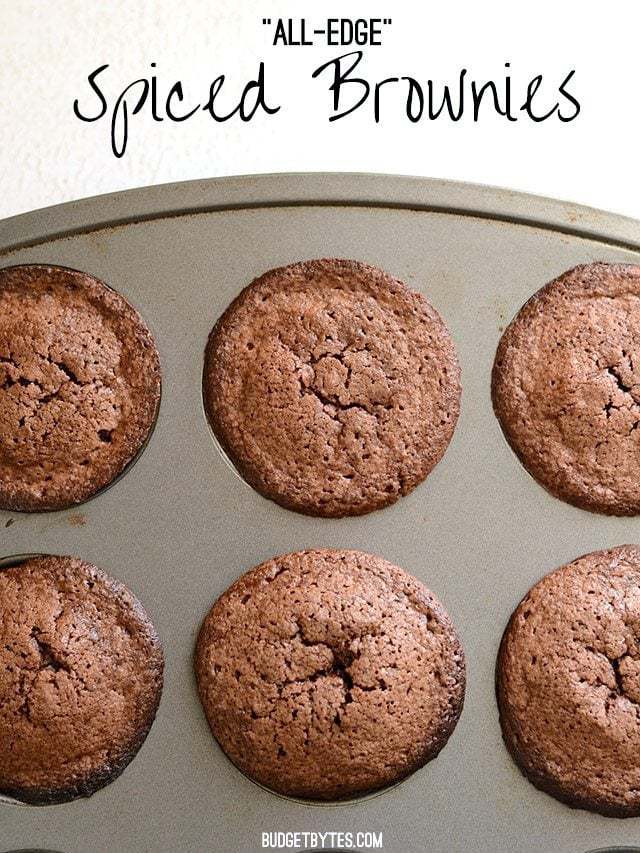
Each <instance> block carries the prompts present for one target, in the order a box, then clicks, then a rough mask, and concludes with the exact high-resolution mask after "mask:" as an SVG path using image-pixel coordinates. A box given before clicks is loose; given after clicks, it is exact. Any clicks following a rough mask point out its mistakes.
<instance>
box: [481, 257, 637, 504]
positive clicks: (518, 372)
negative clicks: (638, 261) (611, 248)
mask: <svg viewBox="0 0 640 853" xmlns="http://www.w3.org/2000/svg"><path fill="white" fill-rule="evenodd" d="M639 328H640V266H633V265H629V264H606V263H592V264H586V265H582V266H578V267H575V268H574V269H572V270H569V272H566V273H564V275H562V276H560V278H557V279H555V280H554V281H552V282H550V283H549V284H547V285H546V286H545V287H543V288H542V290H540V291H539V292H538V293H536V294H535V296H533V297H532V298H531V299H530V300H529V301H528V302H527V303H526V305H524V307H523V308H522V309H521V310H520V311H519V313H518V314H517V316H516V317H515V319H514V320H513V321H512V323H511V324H510V325H509V327H508V328H507V330H506V331H505V333H504V335H503V336H502V339H501V341H500V344H499V346H498V350H497V353H496V358H495V363H494V366H493V378H492V395H493V406H494V410H495V413H496V415H497V417H498V420H499V421H500V425H501V426H502V430H503V432H504V434H505V436H506V438H507V441H508V442H509V444H510V445H511V447H512V448H513V450H514V451H515V452H516V454H517V455H518V456H519V458H520V460H521V461H522V464H523V465H524V467H525V468H526V469H527V471H529V473H530V474H532V475H533V477H535V479H536V480H538V482H539V483H541V484H542V485H543V486H544V487H545V488H546V489H547V490H548V491H549V492H551V493H552V494H553V495H555V496H556V497H558V498H560V499H561V500H564V501H567V502H569V503H571V504H574V505H575V506H578V507H582V508H584V509H588V510H591V511H594V512H600V513H605V514H608V515H637V514H638V513H640V488H638V484H639V483H640V429H638V427H639V426H640V334H638V329H639Z"/></svg>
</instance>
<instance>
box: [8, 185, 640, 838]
mask: <svg viewBox="0 0 640 853" xmlns="http://www.w3.org/2000/svg"><path fill="white" fill-rule="evenodd" d="M0 252H2V254H1V255H0V265H9V264H17V263H34V262H35V263H54V264H62V265H65V266H70V267H74V268H77V269H80V270H83V271H86V272H89V273H91V274H93V275H95V276H97V277H98V278H100V279H102V280H104V281H105V282H106V283H107V284H109V285H110V286H111V287H114V288H115V289H116V290H118V291H120V292H121V293H122V294H123V295H124V296H125V297H126V298H127V299H128V300H129V301H130V302H131V303H132V304H133V305H134V306H135V307H136V308H137V309H138V310H139V311H140V313H141V314H142V316H143V318H144V319H145V321H146V323H147V324H148V325H149V327H150V329H151V331H152V332H153V334H154V336H155V339H156V342H157V345H158V348H159V351H160V356H161V359H162V367H163V397H162V404H161V408H160V414H159V418H158V423H157V426H156V429H155V432H154V434H153V436H152V438H151V440H150V442H149V445H148V447H147V448H146V450H145V452H144V453H143V455H142V456H141V457H140V459H139V461H138V462H137V464H136V465H135V466H134V467H133V468H131V469H130V470H129V471H128V472H127V473H126V475H125V476H124V477H123V478H122V479H121V480H120V481H119V482H117V483H116V484H115V485H114V486H113V487H112V488H110V489H108V490H107V491H105V492H104V493H102V494H100V495H98V496H97V497H96V498H95V499H93V500H92V501H90V502H89V503H87V504H84V505H83V506H81V507H77V508H75V509H70V510H67V511H63V512H57V513H48V514H45V515H20V514H15V513H13V514H12V513H2V512H0V557H5V556H9V555H13V554H24V553H33V552H49V553H60V554H67V553H68V554H75V555H78V556H80V557H82V558H83V559H85V560H88V561H90V562H93V563H95V564H97V565H98V566H100V567H101V568H103V569H104V570H105V571H107V572H108V573H109V574H111V575H113V576H115V577H117V578H119V579H120V580H122V581H123V582H124V583H125V584H126V585H127V586H129V587H130V588H131V589H132V590H133V592H134V593H135V594H136V595H137V596H138V597H139V598H140V599H141V601H142V602H143V604H144V606H145V608H146V610H147V612H148V613H149V616H150V617H151V619H152V620H153V622H154V624H155V626H156V628H157V630H158V632H159V634H160V636H161V638H162V640H163V643H164V648H165V654H166V674H165V690H164V695H163V699H162V703H161V706H160V710H159V713H158V717H157V720H156V722H155V724H154V726H153V728H152V729H151V732H150V734H149V737H148V739H147V741H146V743H145V745H144V746H143V747H142V749H141V751H140V753H139V754H138V756H137V758H136V759H135V760H134V761H133V762H132V763H131V765H130V766H129V768H128V769H127V770H126V771H125V772H124V774H123V775H122V776H121V777H120V778H119V779H118V780H116V781H115V782H114V783H113V784H112V785H110V786H108V787H107V788H105V789H104V790H102V791H100V792H98V793H97V794H96V795H95V796H94V797H92V798H91V799H90V800H86V801H82V800H80V801H77V802H74V803H71V804H67V805H62V806H55V807H49V808H40V809H38V808H33V807H26V806H25V807H19V806H14V805H9V804H0V849H2V850H10V849H21V848H22V849H24V848H36V847H38V848H51V849H55V850H60V851H62V853H87V851H89V853H107V851H109V852H110V851H113V850H118V851H121V853H128V851H131V853H134V851H135V853H146V851H154V853H156V851H158V852H159V853H169V851H175V850H188V851H201V850H216V851H225V853H226V851H229V853H234V851H238V853H244V851H249V852H250V851H254V850H255V851H258V850H260V849H261V840H262V833H263V832H278V831H281V832H286V831H321V832H328V831H333V832H352V833H354V834H355V833H356V832H362V831H370V832H382V833H383V840H384V848H383V849H384V850H386V851H393V853H411V851H424V850H429V851H430V852H431V853H466V851H471V850H473V851H481V853H502V851H504V853H507V851H509V853H520V852H521V853H534V851H535V853H538V851H545V853H546V852H547V851H548V853H585V851H587V850H593V849H597V848H602V847H607V846H615V845H622V846H624V845H633V844H634V843H635V844H638V843H639V842H640V819H630V820H626V821H622V820H615V819H607V818H603V817H599V816H598V815H593V814H589V813H587V812H584V811H574V810H571V809H569V808H567V807H566V806H563V805H561V804H560V803H558V802H556V801H555V800H553V799H552V798H550V797H548V796H546V795H545V794H542V793H540V792H539V791H537V790H535V789H534V788H533V787H532V786H531V785H530V784H529V783H528V782H527V781H526V780H525V779H524V778H523V777H522V776H521V775H520V773H519V771H518V770H517V769H516V767H515V765H514V764H513V763H512V761H511V759H510V758H509V756H508V754H507V751H506V749H505V748H504V746H503V744H502V739H501V733H500V728H499V725H498V715H497V709H496V704H495V699H494V666H495V657H496V653H497V649H498V645H499V643H500V637H501V635H502V631H503V629H504V627H505V625H506V623H507V620H508V618H509V615H510V614H511V612H512V610H513V609H514V607H515V606H516V604H517V603H518V602H519V600H520V599H521V598H522V596H523V595H524V594H525V593H526V591H527V590H528V589H529V587H530V586H531V585H532V584H533V583H534V582H535V581H537V580H538V579H539V578H540V577H541V576H542V575H543V574H545V573H546V572H548V571H550V570H551V569H554V568H556V567H557V566H560V565H562V564H563V563H566V562H567V561H569V560H571V559H573V558H574V557H577V556H578V555H580V554H584V553H586V552H588V551H591V550H595V549H597V548H605V547H609V546H612V545H617V544H620V543H624V542H639V541H640V519H624V518H607V517H604V516H597V515H593V514H591V513H588V512H585V511H582V510H579V509H576V508H574V507H571V506H568V505H566V504H564V503H561V502H560V501H558V500H556V499H554V498H552V497H551V496H550V495H548V494H547V493H546V492H545V491H544V490H543V489H542V488H541V487H540V486H538V485H537V484H536V483H535V482H534V481H533V479H531V477H530V476H529V475H528V474H527V473H526V472H525V471H524V469H523V468H522V466H521V465H520V463H519V462H518V460H517V459H516V457H515V456H514V454H513V453H512V451H511V450H510V449H509V447H508V446H507V444H506V442H505V440H504V439H503V437H502V433H501V431H500V427H499V425H498V423H497V421H496V420H495V418H494V415H493V411H492V407H491V399H490V373H491V366H492V362H493V356H494V353H495V348H496V345H497V343H498V339H499V337H500V334H501V330H502V329H503V328H504V326H506V324H507V323H508V322H509V320H510V319H511V318H512V317H513V315H514V314H515V313H516V311H517V310H518V309H519V308H520V306H521V305H522V304H523V303H524V302H525V301H526V300H527V299H528V298H529V297H530V296H531V295H532V294H533V293H534V292H535V291H536V290H537V289H538V288H539V287H541V286H542V285H543V284H544V283H546V282H547V281H549V280H550V279H552V278H554V277H555V276H556V275H558V274H559V273H561V272H563V271H564V270H566V269H568V268H569V267H571V266H573V265H574V264H577V263H583V262H588V261H592V260H607V261H627V262H632V263H634V262H640V223H636V222H634V221H632V220H629V219H624V218H622V217H616V216H612V215H608V214H604V213H599V212H598V211H593V210H588V209H585V208H576V207H574V206H572V205H567V204H563V203H560V202H552V201H547V200H544V199H538V198H533V197H530V196H526V195H519V194H515V193H510V192H506V191H501V190H493V189H490V188H483V187H474V186H468V185H464V184H448V183H444V182H439V181H429V180H423V179H412V178H398V177H390V176H367V175H306V176H296V175H291V176H262V177H245V178H231V179H220V180H211V181H199V182H194V183H189V184H179V185H168V186H161V187H155V188H150V189H142V190H134V191H131V192H127V193H122V194H117V195H114V196H107V197H103V198H98V199H90V200H86V201H82V202H77V203H71V204H67V205H62V206H60V207H56V208H51V209H48V210H45V211H39V212H36V213H31V214H26V215H24V216H19V217H15V218H13V219H11V220H7V221H5V222H4V223H0ZM327 256H329V257H331V256H333V257H347V258H356V259H359V260H364V261H367V262H369V263H372V264H375V265H378V266H381V267H383V268H384V269H386V270H388V271H389V272H390V273H391V274H392V275H394V276H397V277H399V278H400V279H402V280H404V281H405V282H406V283H407V284H408V285H409V286H410V287H413V288H415V289H417V290H420V291H423V292H424V293H425V294H426V296H427V297H428V299H429V300H430V302H431V303H432V304H433V305H434V306H435V307H436V308H437V310H438V311H439V312H440V313H441V314H442V316H443V318H444V320H445V322H446V323H447V325H448V327H449V329H450V331H451V333H452V335H453V338H454V340H455V343H456V346H457V348H458V353H459V357H460V362H461V367H462V384H463V396H462V413H461V417H460V421H459V423H458V427H457V429H456V433H455V435H454V438H453V441H452V443H451V446H450V447H449V450H448V452H447V453H446V455H445V457H444V459H443V460H442V462H441V463H440V464H439V465H438V466H437V468H436V469H435V470H434V471H433V473H432V474H431V475H430V476H429V478H428V480H427V481H426V482H425V483H424V484H423V485H421V486H419V487H418V488H417V489H416V490H415V491H414V492H413V493H412V494H411V495H409V496H408V497H406V498H403V499H401V500H400V501H398V503H396V504H395V505H394V506H392V507H389V508H387V509H385V510H382V511H380V512H376V513H373V514H371V515H368V516H363V517H360V518H347V519H339V520H330V519H313V518H307V517H304V516H301V515H296V514H294V513H292V512H289V511H287V510H285V509H282V508H281V507H279V506H277V505H276V504H274V503H272V502H270V501H268V500H266V499H264V498H262V497H260V495H258V494H256V493H255V492H254V491H252V489H250V488H249V487H248V486H247V485H245V484H244V483H243V481H242V480H241V479H240V478H239V477H238V476H237V475H236V474H235V472H234V470H233V469H232V468H231V466H230V465H229V464H228V463H227V462H226V460H225V459H224V458H223V457H222V455H221V454H220V452H219V450H218V448H217V446H216V444H215V442H214V440H213V437H212V435H211V432H210V429H209V427H208V425H207V421H206V418H205V415H204V411H203V407H202V399H201V373H202V360H203V352H204V347H205V344H206V340H207V336H208V334H209V331H210V330H211V327H212V326H213V324H214V322H215V320H216V319H217V318H218V317H219V316H220V314H221V313H222V312H223V311H224V309H225V308H226V307H227V305H228V304H229V302H230V301H231V300H232V299H233V298H234V297H235V296H236V295H237V294H238V292H239V291H240V290H241V289H242V288H243V287H244V286H245V285H246V284H248V283H249V282H250V281H251V280H252V279H253V278H254V277H255V276H257V275H259V274H260V273H262V272H264V271H266V270H268V269H270V268H272V267H275V266H279V265H282V264H287V263H290V262H292V261H296V260H302V259H306V258H314V257H327ZM305 547H337V548H360V549H363V550H367V551H372V552H374V553H379V554H382V555H383V556H384V557H386V558H387V559H389V560H391V561H392V562H394V563H397V564H398V565H399V566H402V567H403V568H404V569H406V570H407V571H409V572H410V573H412V574H414V575H416V576H417V577H418V578H419V579H420V580H422V581H423V582H424V583H425V584H426V585H427V586H428V587H429V588H430V589H432V590H433V591H434V592H435V594H436V595H437V596H438V598H440V600H441V601H442V602H443V604H444V606H445V607H446V608H447V610H448V612H449V613H450V615H451V617H452V619H453V620H454V623H455V625H456V627H457V629H458V631H459V633H460V636H461V639H462V641H463V643H464V646H465V652H466V657H467V666H468V686H467V696H466V701H465V709H464V712H463V714H462V718H461V720H460V723H459V724H458V727H457V729H456V731H455V732H454V734H453V736H452V738H451V739H450V741H449V743H448V745H447V746H446V748H445V749H444V750H443V751H442V753H441V754H440V756H439V757H438V758H437V759H436V760H435V761H434V762H433V763H432V764H429V765H427V766H426V767H425V768H423V769H422V770H420V771H418V772H417V773H415V774H414V775H413V776H412V777H411V778H409V779H408V780H407V781H406V782H405V783H403V784H402V785H400V786H398V787H395V788H393V789H390V790H388V791H386V792H384V793H383V794H380V795H379V796H376V797H372V798H369V799H365V800H363V801H360V802H357V803H352V804H346V805H335V806H324V807H320V806H314V805H309V804H301V803H299V802H293V801H290V800H286V799H283V798H281V797H277V796H275V795H273V794H271V793H269V792H267V791H265V790H262V789H260V788H259V787H258V786H256V785H254V784H253V783H252V782H250V781H249V780H248V779H246V778H245V777H243V776H242V775H241V774H240V773H239V772H238V771H237V770H236V769H235V768H234V767H233V766H232V765H231V764H230V763H229V762H228V760H227V759H226V758H225V757H224V755H223V754H222V752H221V751H220V749H219V748H218V747H217V745H216V743H215V742H214V740H213V738H212V737H211V735H210V733H209V729H208V727H207V724H206V721H205V718H204V714H203V713H202V711H201V708H200V705H199V702H198V698H197V693H196V688H195V682H194V678H193V674H192V653H193V646H194V642H195V637H196V635H197V631H198V629H199V626H200V622H201V620H202V618H203V617H204V615H205V613H206V612H207V611H208V609H209V607H210V606H211V604H212V602H213V601H214V599H215V598H216V597H217V596H218V595H220V593H221V592H223V591H224V590H225V589H226V587H227V586H229V585H230V584H231V583H232V582H233V581H234V580H235V579H236V578H237V577H238V576H239V575H240V574H241V573H242V572H244V571H245V570H246V569H248V568H251V567H252V566H254V565H256V564H258V563H260V562H262V561H263V560H265V559H267V558H269V557H271V556H273V555H275V554H279V553H282V552H286V551H291V550H296V549H300V548H305Z"/></svg>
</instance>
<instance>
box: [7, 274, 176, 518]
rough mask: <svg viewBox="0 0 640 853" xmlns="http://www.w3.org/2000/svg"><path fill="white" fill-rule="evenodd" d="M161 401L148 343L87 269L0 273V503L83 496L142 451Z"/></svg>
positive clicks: (30, 504) (26, 507) (47, 502)
mask: <svg viewBox="0 0 640 853" xmlns="http://www.w3.org/2000/svg"><path fill="white" fill-rule="evenodd" d="M159 401H160V363H159V359H158V353H157V351H156V348H155V345H154V342H153V339H152V337H151V334H150V332H149V330H148V329H147V327H146V326H145V324H144V322H143V321H142V319H141V318H140V316H139V315H138V314H137V312H136V311H135V310H134V309H133V308H132V307H131V305H129V303H128V302H127V301H126V300H125V299H124V298H123V297H122V296H120V295H119V294H117V293H115V292H114V291H113V290H111V289H110V288H109V287H107V286H106V285H105V284H103V283H102V282H100V281H98V279H96V278H94V277H93V276H91V275H88V274H87V273H82V272H77V271H75V270H70V269H64V268H61V267H53V266H40V265H29V266H16V267H8V268H5V269H2V270H0V509H5V510H11V511H28V512H37V511H41V510H54V509H62V508H64V507H68V506H71V505H73V504H77V503H81V502H82V501H85V500H87V499H88V498H90V497H91V496H92V495H94V494H95V493H96V492H98V491H99V490H100V489H103V488H104V487H105V486H107V485H109V483H111V482H112V481H113V480H114V479H115V478H116V477H117V476H118V475H119V474H121V473H122V471H123V470H124V468H125V467H126V466H127V464H128V463H129V462H131V461H132V460H133V459H134V457H135V456H136V454H137V453H138V452H139V451H140V450H141V448H142V446H143V444H144V442H145V440H146V439H147V437H148V435H149V433H150V431H151V429H152V427H153V424H154V422H155V418H156V414H157V411H158V405H159Z"/></svg>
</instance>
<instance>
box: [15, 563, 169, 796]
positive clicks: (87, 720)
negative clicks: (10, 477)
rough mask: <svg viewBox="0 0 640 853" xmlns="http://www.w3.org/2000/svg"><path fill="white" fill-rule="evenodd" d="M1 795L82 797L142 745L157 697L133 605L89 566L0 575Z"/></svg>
mask: <svg viewBox="0 0 640 853" xmlns="http://www.w3.org/2000/svg"><path fill="white" fill-rule="evenodd" d="M0 601H1V602H2V618H1V619H0V793H1V794H4V795H5V796H9V797H13V798H15V799H17V800H21V801H23V802H26V803H31V804H33V805H46V804H49V803H60V802H66V801H68V800H72V799H74V798H76V797H88V796H90V795H91V794H93V793H94V792H95V791H97V790H98V789H99V788H102V787H104V786H105V785H107V784H108V783H109V782H111V781H112V780H113V779H115V778H116V777H117V776H118V775H119V774H120V773H122V771H123V770H124V768H125V767H126V766H127V764H128V763H129V762H130V761H131V760H132V758H133V757H134V756H135V754H136V753H137V751H138V750H139V749H140V747H141V746H142V743H143V742H144V739H145V738H146V736H147V733H148V732H149V729H150V728H151V724H152V723H153V719H154V717H155V714H156V710H157V707H158V703H159V701H160V695H161V692H162V673H163V655H162V648H161V646H160V641H159V640H158V637H157V635H156V632H155V630H154V628H153V626H152V624H151V622H150V621H149V619H148V617H147V615H146V614H145V612H144V610H143V609H142V606H141V604H140V602H139V601H138V600H137V599H136V598H134V596H133V595H132V594H131V593H130V592H129V591H128V590H127V589H126V588H125V587H124V586H123V585H122V584H120V583H118V582H117V581H115V580H112V579H111V578H109V577H107V575H105V574H104V573H103V572H101V571H100V570H99V569H97V568H96V567H95V566H91V565H89V564H88V563H83V562H82V561H80V560H77V559H74V558H72V557H51V556H45V557H34V558H29V559H28V560H27V561H26V562H23V563H21V564H19V565H15V566H12V567H10V568H4V569H2V570H0Z"/></svg>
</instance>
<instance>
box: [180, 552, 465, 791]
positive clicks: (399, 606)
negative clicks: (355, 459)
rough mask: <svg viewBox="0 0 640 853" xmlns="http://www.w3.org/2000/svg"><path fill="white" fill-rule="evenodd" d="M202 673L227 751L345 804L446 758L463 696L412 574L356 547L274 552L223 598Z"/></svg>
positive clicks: (447, 623) (442, 635)
mask: <svg viewBox="0 0 640 853" xmlns="http://www.w3.org/2000/svg"><path fill="white" fill-rule="evenodd" d="M195 671H196V677H197V682H198V689H199V693H200V698H201V701H202V705H203V708H204V711H205V714H206V716H207V719H208V721H209V725H210V727H211V731H212V733H213V735H214V737H215V738H216V740H217V741H218V743H219V744H220V746H221V747H222V749H223V750H224V752H225V753H226V754H227V756H228V757H229V758H230V759H231V761H232V762H233V763H234V764H235V765H236V766H237V767H238V768H239V769H240V770H241V771H242V772H243V773H245V774H246V775H247V776H249V777H250V778H252V779H253V780H255V781H257V782H259V783H260V784H262V785H264V786H265V787H267V788H269V789H271V790H273V791H275V792H277V793H280V794H283V795H286V796H292V797H299V798H304V799H311V800H340V799H344V798H349V797H354V796H359V795H362V794H366V793H369V792H372V791H375V790H379V789H381V788H383V787H386V786H388V785H391V784H394V783H396V782H399V781H400V780H401V779H404V778H405V777H407V776H409V775H410V774H411V773H413V772H414V771H415V770H416V769H418V768H419V767H421V766H422V765H424V764H426V763H427V762H428V761H431V760H432V759H433V758H435V757H436V756H437V754H438V753H439V752H440V750H441V749H442V748H443V747H444V745H445V744H446V742H447V740H448V738H449V736H450V735H451V733H452V732H453V730H454V728H455V726H456V723H457V721H458V718H459V716H460V713H461V711H462V705H463V701H464V690H465V664H464V655H463V650H462V646H461V644H460V641H459V639H458V637H457V634H456V632H455V629H454V627H453V625H452V623H451V620H450V618H449V616H448V615H447V613H446V612H445V611H444V609H443V607H442V605H441V604H440V603H439V602H438V600H437V599H436V598H435V596H434V595H433V594H432V593H431V592H429V591H428V590H427V589H425V587H424V586H423V585H422V584H421V583H420V582H419V581H418V580H416V579H415V578H413V577H411V576H410V575H408V574H406V573H405V572H404V571H402V570H401V569H399V568H397V567H396V566H393V565H392V564H391V563H388V562H387V561H386V560H383V559H382V558H380V557H375V556H372V555H371V554H365V553H362V552H359V551H333V550H313V551H300V552H297V553H292V554H286V555H284V556H280V557H275V558H274V559H271V560H268V561H267V562H265V563H262V564H261V565H260V566H258V567H257V568H255V569H253V570H251V571H250V572H247V573H246V574H245V575H243V576H242V577H241V578H240V579H239V580H238V581H236V583H234V584H233V586H231V587H230V588H229V589H228V590H227V591H226V592H225V593H224V594H223V595H222V596H221V597H220V598H219V599H218V601H217V602H216V603H215V604H214V606H213V607H212V609H211V611H210V612H209V614H208V615H207V617H206V618H205V620H204V623H203V625H202V628H201V630H200V635H199V637H198V642H197V647H196V654H195Z"/></svg>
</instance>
